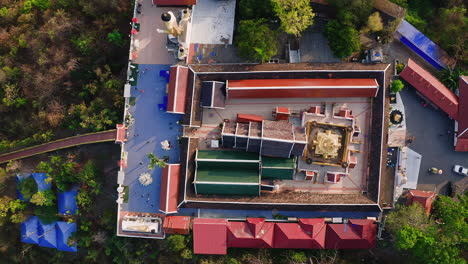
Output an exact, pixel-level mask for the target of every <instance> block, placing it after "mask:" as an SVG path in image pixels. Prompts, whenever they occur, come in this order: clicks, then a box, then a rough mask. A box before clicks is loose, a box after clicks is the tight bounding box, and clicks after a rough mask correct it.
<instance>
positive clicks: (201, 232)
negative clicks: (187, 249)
mask: <svg viewBox="0 0 468 264" xmlns="http://www.w3.org/2000/svg"><path fill="white" fill-rule="evenodd" d="M227 224H228V221H227V220H226V219H215V218H210V219H208V218H196V219H194V220H193V253H195V254H217V255H225V254H226V252H227Z"/></svg>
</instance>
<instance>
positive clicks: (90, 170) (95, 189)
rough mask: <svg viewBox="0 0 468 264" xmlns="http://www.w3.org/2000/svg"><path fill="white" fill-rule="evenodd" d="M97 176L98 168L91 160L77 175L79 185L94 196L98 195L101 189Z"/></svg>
mask: <svg viewBox="0 0 468 264" xmlns="http://www.w3.org/2000/svg"><path fill="white" fill-rule="evenodd" d="M97 176H98V168H97V167H96V164H95V163H94V161H93V160H88V161H87V162H86V163H85V165H84V166H83V168H81V171H80V172H79V174H78V177H79V179H80V181H81V184H82V185H84V186H87V187H88V188H87V189H89V192H91V193H92V194H94V195H98V194H99V193H100V192H101V189H102V185H101V184H100V183H99V182H98V177H97Z"/></svg>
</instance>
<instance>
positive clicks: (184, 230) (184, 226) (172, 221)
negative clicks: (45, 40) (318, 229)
mask: <svg viewBox="0 0 468 264" xmlns="http://www.w3.org/2000/svg"><path fill="white" fill-rule="evenodd" d="M163 229H164V232H165V233H166V234H182V235H188V234H189V231H190V216H178V215H168V216H166V217H165V218H164V223H163Z"/></svg>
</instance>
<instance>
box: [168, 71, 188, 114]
mask: <svg viewBox="0 0 468 264" xmlns="http://www.w3.org/2000/svg"><path fill="white" fill-rule="evenodd" d="M188 73H189V69H188V67H185V66H179V65H175V66H171V69H170V70H169V87H168V95H167V99H168V101H167V112H169V113H176V114H184V113H185V97H186V96H187V86H188Z"/></svg>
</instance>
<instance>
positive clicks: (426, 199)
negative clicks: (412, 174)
mask: <svg viewBox="0 0 468 264" xmlns="http://www.w3.org/2000/svg"><path fill="white" fill-rule="evenodd" d="M436 198H437V194H436V193H435V192H429V191H420V190H409V191H408V196H407V197H406V204H407V205H411V204H413V203H415V202H416V203H419V204H421V206H422V207H423V208H424V210H425V211H426V213H427V214H430V213H431V210H432V203H433V202H434V200H435V199H436Z"/></svg>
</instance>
